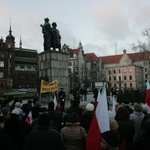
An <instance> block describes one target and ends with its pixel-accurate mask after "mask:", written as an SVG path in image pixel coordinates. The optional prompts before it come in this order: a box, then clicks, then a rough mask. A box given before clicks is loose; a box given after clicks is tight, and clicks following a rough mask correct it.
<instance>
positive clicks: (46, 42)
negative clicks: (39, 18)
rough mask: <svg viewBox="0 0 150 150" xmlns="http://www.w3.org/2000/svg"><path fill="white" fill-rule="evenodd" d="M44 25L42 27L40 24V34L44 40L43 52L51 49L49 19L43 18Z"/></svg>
mask: <svg viewBox="0 0 150 150" xmlns="http://www.w3.org/2000/svg"><path fill="white" fill-rule="evenodd" d="M44 20H45V23H44V25H42V24H41V27H42V33H43V38H44V50H45V51H47V50H50V48H51V40H52V34H53V33H52V30H51V25H50V23H49V19H48V18H45V19H44Z"/></svg>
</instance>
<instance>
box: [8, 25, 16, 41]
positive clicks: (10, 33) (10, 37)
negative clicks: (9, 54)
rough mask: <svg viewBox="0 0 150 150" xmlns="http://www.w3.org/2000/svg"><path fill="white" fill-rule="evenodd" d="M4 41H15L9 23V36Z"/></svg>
mask: <svg viewBox="0 0 150 150" xmlns="http://www.w3.org/2000/svg"><path fill="white" fill-rule="evenodd" d="M6 40H13V41H14V40H15V38H14V36H13V35H12V30H11V22H10V28H9V35H8V36H7V37H6Z"/></svg>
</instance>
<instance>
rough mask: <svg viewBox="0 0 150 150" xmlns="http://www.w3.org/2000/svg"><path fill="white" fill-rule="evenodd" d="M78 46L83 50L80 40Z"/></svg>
mask: <svg viewBox="0 0 150 150" xmlns="http://www.w3.org/2000/svg"><path fill="white" fill-rule="evenodd" d="M78 48H80V49H81V50H83V46H82V43H81V41H80V42H79V46H78Z"/></svg>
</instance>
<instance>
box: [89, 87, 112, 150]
mask: <svg viewBox="0 0 150 150" xmlns="http://www.w3.org/2000/svg"><path fill="white" fill-rule="evenodd" d="M106 131H110V126H109V116H108V106H107V96H106V87H105V85H104V86H103V89H102V93H101V94H100V91H99V92H98V98H97V106H96V110H95V115H94V116H93V120H92V122H91V126H90V128H89V131H88V135H87V137H86V150H102V148H101V138H102V137H101V133H103V132H106Z"/></svg>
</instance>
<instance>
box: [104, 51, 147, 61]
mask: <svg viewBox="0 0 150 150" xmlns="http://www.w3.org/2000/svg"><path fill="white" fill-rule="evenodd" d="M127 55H128V56H129V58H130V59H131V60H132V62H133V63H134V62H137V61H143V60H144V61H147V60H150V52H138V53H127ZM122 56H123V54H120V55H112V56H103V57H101V59H102V63H103V64H113V63H119V61H120V59H121V58H122Z"/></svg>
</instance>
